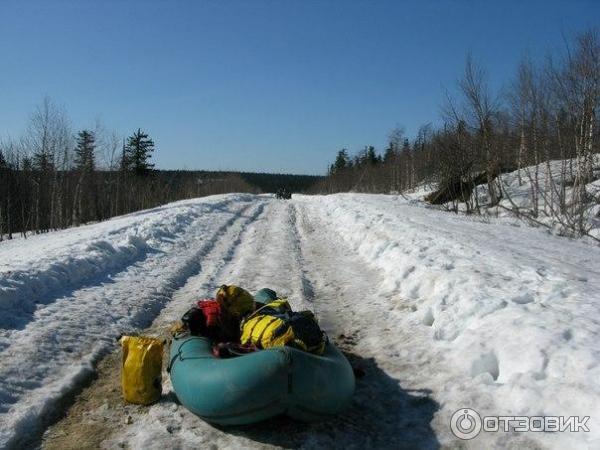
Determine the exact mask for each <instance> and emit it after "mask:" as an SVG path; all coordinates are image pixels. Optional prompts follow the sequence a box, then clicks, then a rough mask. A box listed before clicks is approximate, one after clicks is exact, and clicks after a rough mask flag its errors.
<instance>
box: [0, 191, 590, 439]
mask: <svg viewBox="0 0 600 450" xmlns="http://www.w3.org/2000/svg"><path fill="white" fill-rule="evenodd" d="M194 280H196V281H194ZM222 282H225V283H234V282H240V284H244V283H246V284H249V286H247V287H248V288H251V289H258V288H260V287H264V285H267V286H268V285H271V286H272V287H274V288H276V289H277V290H280V291H283V293H284V294H287V295H290V298H292V299H295V301H297V302H298V305H301V306H302V307H310V308H312V309H315V310H316V312H317V315H318V317H319V318H320V320H323V322H324V323H325V325H326V328H327V329H328V331H329V332H330V334H332V335H334V334H336V333H341V332H343V333H344V334H346V335H348V334H350V333H352V334H353V335H355V336H357V337H356V340H357V343H356V347H355V350H354V351H355V352H356V353H357V354H359V356H360V357H362V358H365V359H369V358H372V359H373V360H374V361H375V363H376V365H377V367H378V368H379V369H380V370H382V371H383V372H384V373H385V375H386V377H388V378H389V379H390V380H392V381H391V382H392V383H393V384H395V385H396V386H397V387H398V388H399V389H403V390H405V391H417V390H418V391H419V392H429V393H430V394H429V396H430V398H431V399H432V401H433V402H434V403H435V404H436V405H437V407H436V410H435V412H434V414H433V417H432V418H430V419H428V422H430V424H429V423H428V424H427V426H428V427H430V429H431V433H432V436H431V437H428V438H427V439H425V438H424V437H422V439H421V438H419V437H418V436H417V437H415V433H416V434H418V433H420V432H422V431H419V430H420V429H419V430H416V428H415V430H416V431H415V430H413V431H410V430H409V429H408V428H402V429H397V431H396V428H395V427H390V428H389V432H390V433H397V434H398V435H397V436H392V435H390V436H388V435H386V439H391V441H390V442H392V441H394V442H397V443H398V445H399V443H401V442H406V441H405V440H403V439H408V437H406V436H408V435H407V434H406V433H408V434H411V436H412V437H411V439H413V438H414V439H416V440H414V441H410V442H415V443H417V444H419V445H421V444H423V443H427V446H428V447H436V446H439V445H448V446H460V445H462V444H463V441H460V440H458V439H457V438H456V437H455V436H453V435H452V433H451V432H450V429H449V426H448V424H449V420H450V417H451V416H452V414H453V413H454V412H455V411H456V410H458V409H460V408H472V409H475V410H477V411H478V412H479V413H480V414H481V415H482V416H483V415H504V416H507V415H510V416H522V415H534V416H544V415H547V416H558V415H560V416H590V420H589V422H588V426H589V429H590V431H589V432H588V433H585V432H581V433H516V432H507V433H505V432H500V433H482V434H481V435H479V436H478V437H477V438H476V439H475V440H474V441H470V443H471V444H472V445H473V446H475V447H479V448H481V447H499V446H506V445H513V446H520V447H536V446H538V447H539V446H542V447H545V448H565V447H568V448H592V447H598V446H599V445H600V387H599V386H598V383H597V380H598V379H600V348H599V347H598V345H597V341H598V335H599V333H600V320H599V319H600V317H599V314H600V313H599V311H600V294H599V292H600V253H599V252H598V248H597V246H594V245H590V244H589V243H586V242H583V241H574V240H570V239H567V238H562V237H558V236H554V235H551V234H549V233H546V232H544V231H543V230H542V229H535V228H531V227H528V226H524V224H523V223H519V222H516V221H514V220H508V219H502V218H500V219H489V218H488V219H485V220H484V219H481V218H474V217H466V216H461V215H455V214H448V213H446V212H443V211H439V210H436V209H432V208H426V207H423V205H420V204H416V203H415V202H412V201H407V200H406V199H405V198H403V197H401V196H396V195H361V194H338V195H330V196H294V198H293V199H292V200H291V201H287V202H286V201H279V200H275V199H273V198H271V197H269V196H252V195H239V194H231V195H222V196H215V197H207V198H204V199H196V200H189V201H185V202H177V203H174V204H170V205H166V206H164V207H161V208H156V209H153V210H148V211H142V212H139V213H135V214H131V215H128V216H123V217H119V218H115V219H113V220H110V221H107V222H103V223H99V224H93V225H89V226H84V227H79V228H74V229H70V230H65V231H61V232H57V233H51V234H47V235H40V236H33V237H32V238H31V239H27V240H19V241H14V242H5V243H2V244H0V306H1V307H2V311H3V314H2V317H1V318H0V327H1V334H0V353H1V354H0V447H11V446H16V445H18V444H19V443H21V442H23V436H24V435H26V434H32V433H33V434H36V433H40V432H41V430H43V428H44V427H45V426H46V425H47V424H46V423H45V422H44V420H45V419H44V417H45V416H48V415H52V411H53V410H54V408H55V407H56V405H57V404H59V401H60V400H61V399H62V398H63V397H64V396H65V395H66V394H68V393H69V392H71V391H72V390H73V389H74V388H75V387H76V386H77V385H78V384H79V383H81V380H83V379H85V378H86V377H87V376H89V373H90V372H91V371H93V370H94V363H95V361H97V360H98V358H99V357H100V356H102V355H103V354H105V353H106V352H107V351H109V350H111V349H113V348H115V343H114V339H115V337H117V336H119V335H120V334H122V333H125V332H131V331H135V330H141V329H144V328H145V327H147V326H148V325H149V324H150V323H151V321H152V320H153V319H155V318H158V319H157V320H158V321H159V322H160V321H161V320H162V321H163V322H165V323H166V322H168V320H172V319H174V318H176V317H177V316H178V314H180V313H181V312H182V311H185V309H186V308H187V306H188V305H189V304H190V303H191V302H192V301H193V300H194V299H196V298H199V297H202V296H205V295H207V294H210V293H211V292H198V290H200V289H213V288H214V287H216V286H218V285H219V284H220V283H222ZM286 289H287V291H286ZM161 318H162V319H161ZM378 380H381V379H378ZM369 381H370V379H369V375H368V374H367V376H366V378H365V379H364V380H363V381H360V380H359V390H360V383H369ZM165 386H166V388H167V389H168V388H169V385H168V383H166V384H165ZM365 389H366V388H365ZM368 389H373V390H375V392H377V390H378V389H381V390H382V392H384V391H383V390H384V389H388V390H389V389H390V386H388V385H386V386H385V387H384V386H383V385H382V386H380V385H378V384H377V383H373V385H372V386H369V387H368ZM385 392H388V391H385ZM371 394H372V392H371ZM371 394H369V395H371ZM357 395H359V397H360V395H361V394H360V392H359V394H357ZM390 404H391V405H394V403H393V402H392V403H390ZM418 404H419V403H418V402H417V403H414V405H413V406H412V407H414V408H415V409H417V408H418ZM355 407H356V408H358V406H355ZM360 408H361V414H363V416H364V417H363V418H362V420H361V421H362V422H366V423H371V422H369V420H373V423H381V424H382V425H381V426H382V427H384V428H385V423H388V422H389V423H392V424H394V423H395V422H394V420H395V418H397V417H404V416H406V417H410V415H411V409H410V408H411V404H410V403H409V404H407V405H404V406H403V408H408V409H403V410H396V409H394V410H392V409H389V408H395V407H394V406H388V407H387V408H388V409H389V410H388V409H386V406H385V405H383V406H382V405H379V409H372V408H373V407H372V406H369V407H367V408H364V409H363V408H362V407H360ZM369 408H371V409H369ZM176 409H177V405H175V404H170V403H169V401H166V402H161V403H160V404H158V405H155V406H152V407H151V408H150V409H149V413H148V414H147V415H146V416H144V417H140V418H135V419H134V423H135V426H133V427H130V428H128V429H127V430H125V431H122V432H121V431H118V430H117V431H115V433H116V434H115V436H114V437H113V440H112V441H110V442H109V443H107V445H109V446H110V445H126V446H127V445H129V446H131V447H141V446H143V445H146V444H148V443H149V442H150V441H148V439H151V440H152V442H154V444H159V445H161V446H164V447H170V446H173V445H175V446H178V445H179V446H183V447H185V446H186V445H192V443H193V442H204V443H208V442H209V441H210V442H218V443H219V445H224V446H230V447H239V446H240V445H243V446H259V445H256V444H257V443H256V442H253V441H252V440H249V439H248V438H247V437H244V436H237V435H229V434H227V433H226V431H225V432H222V431H219V430H214V429H211V428H210V427H203V426H200V425H198V423H199V419H196V418H195V417H194V416H192V415H189V414H188V415H186V414H187V413H185V412H181V409H182V408H179V410H178V411H179V412H177V417H181V418H182V419H181V423H180V424H179V425H178V428H177V430H178V431H177V433H173V432H171V431H170V432H167V431H164V430H162V428H163V427H161V426H160V423H161V421H166V422H169V423H171V422H172V421H173V420H174V419H173V417H174V413H173V411H174V410H176ZM352 414H356V412H353V411H352V410H351V411H349V412H348V413H347V415H346V416H343V417H341V418H340V421H341V422H339V423H336V424H334V426H332V429H331V430H330V432H328V433H321V431H319V430H320V429H319V428H316V429H313V431H312V432H311V431H310V430H311V429H310V428H309V431H308V435H309V437H306V439H307V440H304V441H302V442H301V443H300V444H303V445H313V446H319V445H321V446H332V445H333V446H335V445H340V443H344V444H348V445H350V444H352V442H353V440H354V441H355V442H363V441H360V440H361V439H364V437H361V433H357V434H356V435H353V436H350V438H348V437H347V436H346V435H345V434H342V431H343V433H351V432H350V431H348V428H347V427H346V428H345V426H344V423H345V422H344V420H346V421H348V420H350V418H352V417H354V416H353V415H352ZM370 414H371V415H377V417H372V418H369V415H370ZM356 422H357V421H354V422H353V425H352V427H354V428H356V427H357V426H358V425H356ZM407 427H408V425H407ZM384 428H382V429H384ZM161 430H162V431H161ZM407 430H408V431H407ZM311 433H312V434H311ZM331 433H333V437H331V436H330V434H331ZM336 433H340V434H336ZM362 434H364V433H362ZM142 436H145V438H142ZM194 436H195V437H194ZM202 436H203V437H202ZM209 436H210V439H211V440H208V441H207V439H208V437H209ZM194 439H197V440H196V441H194ZM372 439H376V437H372ZM419 439H421V440H419ZM365 442H366V441H365ZM369 442H371V443H373V442H376V441H369ZM363 443H364V442H363ZM365 445H366V444H365Z"/></svg>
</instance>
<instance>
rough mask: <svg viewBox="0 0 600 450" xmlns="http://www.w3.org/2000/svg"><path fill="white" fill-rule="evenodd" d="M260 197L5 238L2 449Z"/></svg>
mask: <svg viewBox="0 0 600 450" xmlns="http://www.w3.org/2000/svg"><path fill="white" fill-rule="evenodd" d="M263 203H264V201H262V200H261V199H260V198H257V197H255V196H249V195H225V196H214V197H209V198H204V199H198V200H191V201H185V202H178V203H174V204H171V205H167V206H164V207H161V208H155V209H152V210H148V211H142V212H139V213H135V214H131V215H128V216H122V217H119V218H116V219H114V220H110V221H107V222H104V223H99V224H94V225H89V226H84V227H80V228H74V229H70V230H65V231H62V232H58V233H50V234H47V235H41V236H35V237H34V238H32V239H28V240H20V241H18V242H17V243H12V242H6V243H2V244H1V245H0V267H2V269H1V270H2V271H1V272H0V283H1V284H0V286H2V290H1V291H0V305H1V307H2V308H3V314H2V320H1V322H0V326H1V327H2V328H1V329H0V333H1V334H0V448H3V447H5V446H23V445H26V444H27V441H26V440H27V439H32V438H35V436H36V435H37V434H36V433H37V432H38V431H39V428H40V427H42V426H43V425H44V424H45V423H46V422H47V421H48V420H49V419H50V418H52V416H53V415H54V414H56V411H55V410H54V408H55V405H56V403H57V402H59V401H60V400H61V399H62V398H64V396H65V395H66V394H68V393H69V392H71V391H73V389H75V388H76V386H77V385H78V384H80V383H81V381H82V380H84V379H85V378H86V377H88V376H89V374H90V373H91V371H92V370H93V364H94V362H95V361H96V360H97V359H98V358H99V357H100V356H101V355H103V354H104V353H105V352H106V351H107V349H110V348H113V347H114V342H115V338H117V337H118V336H120V335H121V334H123V333H126V332H132V331H135V330H136V329H139V328H140V327H142V328H143V327H146V326H148V325H149V323H150V322H151V320H152V319H153V318H154V317H156V315H157V314H158V312H159V311H160V310H161V309H162V308H163V307H164V305H165V304H166V303H167V302H168V301H169V300H170V299H171V295H172V292H173V291H174V290H176V289H178V288H179V287H180V286H181V285H182V284H183V283H184V282H185V280H186V279H187V278H188V277H190V276H191V275H192V274H194V273H196V272H197V271H199V270H200V261H201V258H202V256H203V255H204V254H205V253H206V252H208V251H210V249H211V248H212V247H213V246H214V245H215V243H216V242H217V241H218V240H219V239H220V238H222V237H223V236H224V234H225V233H226V232H227V231H228V230H229V228H230V227H231V225H232V224H233V223H234V222H239V221H241V222H242V223H245V222H251V221H252V220H254V219H255V218H256V216H257V215H258V214H260V212H261V210H262V208H263ZM5 244H7V245H5Z"/></svg>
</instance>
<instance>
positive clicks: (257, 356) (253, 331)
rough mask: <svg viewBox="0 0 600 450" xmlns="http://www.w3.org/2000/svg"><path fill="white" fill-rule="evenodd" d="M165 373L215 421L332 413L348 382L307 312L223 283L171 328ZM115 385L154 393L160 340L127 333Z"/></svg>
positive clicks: (343, 364) (346, 396)
mask: <svg viewBox="0 0 600 450" xmlns="http://www.w3.org/2000/svg"><path fill="white" fill-rule="evenodd" d="M171 333H172V340H171V343H170V346H169V364H168V368H167V372H169V376H170V379H171V385H172V388H173V391H174V392H175V394H176V395H177V398H178V399H179V401H180V402H181V404H182V405H183V406H185V407H186V408H187V409H189V410H190V411H191V412H193V413H194V414H196V415H197V416H199V417H201V418H202V419H204V420H206V421H207V422H210V423H214V424H218V425H244V424H250V423H255V422H259V421H262V420H267V419H269V418H271V417H274V416H277V415H280V414H286V415H288V416H289V417H291V418H293V419H295V420H301V421H322V420H324V419H326V418H328V417H329V418H334V417H336V416H337V414H338V413H339V412H340V411H341V410H342V409H343V408H345V407H346V406H348V405H349V404H350V401H351V399H352V394H353V393H354V387H355V380H354V373H353V371H352V367H351V366H350V364H349V362H348V360H347V359H346V358H345V356H344V355H343V354H342V353H341V352H340V351H339V349H337V348H336V346H335V345H333V344H332V343H331V342H329V341H328V340H327V337H326V335H325V333H323V331H322V330H321V329H320V328H319V325H318V323H317V321H316V319H315V316H314V314H313V313H312V312H310V311H293V310H292V308H291V307H290V304H289V302H288V301H287V299H285V298H281V297H280V296H278V295H277V293H276V292H274V291H273V290H271V289H261V290H260V291H259V292H258V293H257V294H256V295H254V296H252V295H250V293H249V292H248V291H246V290H245V289H242V288H240V287H238V286H227V285H223V286H221V287H220V288H219V290H218V291H217V294H216V296H215V298H209V299H203V300H199V301H197V302H196V304H195V305H194V306H193V307H192V308H191V309H190V310H188V311H187V312H186V313H185V314H184V315H183V317H182V318H181V320H180V321H178V322H177V323H176V324H175V325H174V326H173V327H172V328H171ZM121 344H122V347H123V365H122V369H123V370H122V377H121V380H122V387H123V396H124V399H125V400H126V401H127V402H131V403H140V404H144V405H148V404H151V403H153V402H155V401H157V400H159V399H160V397H161V374H162V359H163V356H162V354H163V344H164V342H162V341H159V340H158V339H155V338H146V337H131V336H126V337H123V338H122V339H121Z"/></svg>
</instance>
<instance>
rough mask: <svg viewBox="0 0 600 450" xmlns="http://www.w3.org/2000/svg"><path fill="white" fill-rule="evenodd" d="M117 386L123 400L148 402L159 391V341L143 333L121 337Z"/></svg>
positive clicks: (161, 347)
mask: <svg viewBox="0 0 600 450" xmlns="http://www.w3.org/2000/svg"><path fill="white" fill-rule="evenodd" d="M121 347H122V350H123V359H122V366H121V388H122V390H123V398H124V399H125V401H126V402H129V403H137V404H140V405H149V404H150V403H154V402H155V401H157V400H158V399H159V398H160V395H161V393H162V359H163V341H161V340H159V339H155V338H150V337H143V336H139V337H138V336H123V337H122V338H121Z"/></svg>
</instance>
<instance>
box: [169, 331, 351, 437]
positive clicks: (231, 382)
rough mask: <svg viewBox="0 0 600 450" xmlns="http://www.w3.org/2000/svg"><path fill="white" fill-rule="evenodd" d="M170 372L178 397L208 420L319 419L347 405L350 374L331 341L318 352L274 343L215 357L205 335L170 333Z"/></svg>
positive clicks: (235, 422)
mask: <svg viewBox="0 0 600 450" xmlns="http://www.w3.org/2000/svg"><path fill="white" fill-rule="evenodd" d="M170 354H171V356H170V361H171V362H170V372H171V383H172V384H173V389H174V390H175V393H176V394H177V397H178V398H179V401H180V402H181V403H182V404H183V405H184V406H185V407H186V408H188V409H189V410H190V411H192V412H193V413H194V414H196V415H198V416H200V417H201V418H203V419H204V420H206V421H207V422H212V423H216V424H220V425H242V424H248V423H255V422H259V421H261V420H265V419H268V418H270V417H273V416H276V415H279V414H287V415H289V416H291V417H292V418H294V419H298V420H303V421H312V420H323V419H327V418H328V417H330V416H333V415H335V414H337V413H338V412H339V411H340V410H341V409H343V408H344V407H345V406H347V405H348V403H349V402H350V399H351V398H352V394H353V393H354V373H353V371H352V368H351V367H350V364H349V363H348V360H347V359H346V358H345V356H344V355H343V354H342V353H341V352H340V351H339V350H338V349H337V348H336V347H335V346H334V345H333V344H331V343H328V344H327V346H326V348H325V353H324V354H323V355H322V356H318V355H313V354H311V353H306V352H303V351H301V350H297V349H295V348H292V347H278V348H273V349H268V350H261V351H257V352H254V353H248V354H246V355H243V356H238V357H235V358H225V359H219V358H215V357H214V356H213V355H212V343H211V341H210V340H208V339H206V338H203V337H197V336H184V337H179V338H174V339H173V342H172V343H171V352H170Z"/></svg>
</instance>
